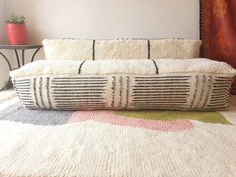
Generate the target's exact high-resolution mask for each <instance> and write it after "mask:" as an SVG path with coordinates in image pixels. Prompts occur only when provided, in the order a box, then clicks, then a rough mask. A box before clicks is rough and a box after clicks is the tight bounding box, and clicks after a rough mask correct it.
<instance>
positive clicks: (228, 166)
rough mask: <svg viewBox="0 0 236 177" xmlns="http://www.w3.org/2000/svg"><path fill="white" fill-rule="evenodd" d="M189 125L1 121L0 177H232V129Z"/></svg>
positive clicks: (235, 152) (234, 141)
mask: <svg viewBox="0 0 236 177" xmlns="http://www.w3.org/2000/svg"><path fill="white" fill-rule="evenodd" d="M192 124H193V126H194V127H193V128H191V129H187V130H183V131H177V132H176V131H173V132H171V131H170V132H165V131H158V130H151V129H145V128H140V127H127V126H120V125H113V124H109V123H102V122H97V121H93V120H87V121H82V122H78V123H71V124H67V125H60V126H34V125H29V124H21V123H14V122H8V121H0V144H1V146H0V162H1V165H0V176H9V177H16V176H88V177H90V176H97V177H104V176H114V177H122V176H130V177H131V176H135V177H143V176H149V177H155V176H167V177H171V176H178V177H184V176H191V177H199V176H214V177H234V176H235V175H236V166H235V163H236V160H235V156H236V149H235V144H236V139H235V136H234V134H235V132H236V129H235V126H227V125H220V124H214V125H213V124H205V123H201V122H198V121H192Z"/></svg>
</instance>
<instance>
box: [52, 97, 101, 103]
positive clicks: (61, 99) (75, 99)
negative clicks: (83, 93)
mask: <svg viewBox="0 0 236 177" xmlns="http://www.w3.org/2000/svg"><path fill="white" fill-rule="evenodd" d="M104 99H105V98H100V97H90V98H88V97H85V98H69V99H68V98H60V99H58V98H55V99H54V101H55V102H56V101H66V100H70V102H73V101H77V100H104Z"/></svg>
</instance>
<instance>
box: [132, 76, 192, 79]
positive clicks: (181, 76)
mask: <svg viewBox="0 0 236 177" xmlns="http://www.w3.org/2000/svg"><path fill="white" fill-rule="evenodd" d="M145 78H152V79H155V78H156V79H158V78H163V79H164V78H191V76H159V77H157V76H154V77H148V76H146V77H145V76H144V77H139V76H137V77H134V79H145Z"/></svg>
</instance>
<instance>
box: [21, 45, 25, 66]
mask: <svg viewBox="0 0 236 177" xmlns="http://www.w3.org/2000/svg"><path fill="white" fill-rule="evenodd" d="M21 52H22V53H21V54H22V55H21V60H22V66H24V65H25V49H22V51H21Z"/></svg>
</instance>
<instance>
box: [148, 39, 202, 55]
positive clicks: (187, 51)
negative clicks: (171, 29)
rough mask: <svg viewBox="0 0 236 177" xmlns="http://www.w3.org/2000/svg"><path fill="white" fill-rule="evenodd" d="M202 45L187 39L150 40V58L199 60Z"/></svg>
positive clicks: (198, 41) (199, 42)
mask: <svg viewBox="0 0 236 177" xmlns="http://www.w3.org/2000/svg"><path fill="white" fill-rule="evenodd" d="M201 43H202V42H201V41H200V40H186V39H161V40H150V58H154V59H160V58H173V59H175V58H176V59H180V58H182V59H184V58H199V57H200V48H201Z"/></svg>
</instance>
